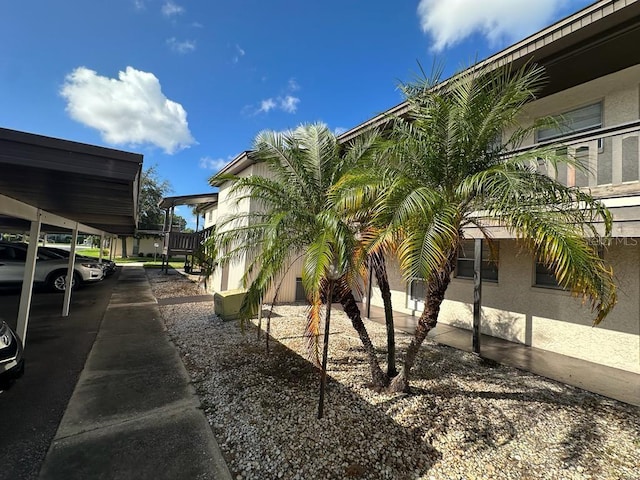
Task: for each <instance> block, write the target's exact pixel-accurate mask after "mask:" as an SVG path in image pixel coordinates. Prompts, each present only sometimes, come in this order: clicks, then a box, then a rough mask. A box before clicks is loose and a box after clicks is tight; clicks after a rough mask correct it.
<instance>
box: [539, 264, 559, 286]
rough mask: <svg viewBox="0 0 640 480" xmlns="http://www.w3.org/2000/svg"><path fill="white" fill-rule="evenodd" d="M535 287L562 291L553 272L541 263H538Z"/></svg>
mask: <svg viewBox="0 0 640 480" xmlns="http://www.w3.org/2000/svg"><path fill="white" fill-rule="evenodd" d="M535 286H536V287H546V288H557V289H562V287H561V286H560V284H559V283H558V280H556V277H555V275H554V274H553V272H552V271H551V270H549V269H548V268H547V267H546V266H545V265H544V263H540V262H536V280H535Z"/></svg>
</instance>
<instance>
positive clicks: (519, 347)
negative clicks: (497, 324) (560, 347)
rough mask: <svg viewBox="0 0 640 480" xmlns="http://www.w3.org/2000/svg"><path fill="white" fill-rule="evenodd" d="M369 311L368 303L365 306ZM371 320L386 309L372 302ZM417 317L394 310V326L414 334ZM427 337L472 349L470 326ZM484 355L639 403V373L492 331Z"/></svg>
mask: <svg viewBox="0 0 640 480" xmlns="http://www.w3.org/2000/svg"><path fill="white" fill-rule="evenodd" d="M362 311H363V312H365V311H366V306H365V307H364V309H363V310H362ZM370 320H372V321H374V322H378V323H383V324H384V323H385V321H384V310H383V309H382V308H378V307H374V306H371V317H370ZM416 322H417V318H416V317H413V316H411V315H406V314H402V313H398V312H394V323H395V327H396V328H397V329H399V330H402V331H405V332H407V333H411V334H413V332H414V331H415V327H416ZM428 338H430V339H431V340H434V341H435V342H438V343H441V344H443V345H448V346H450V347H455V348H457V349H460V350H466V351H468V352H471V351H472V333H471V331H470V330H465V329H462V328H457V327H452V326H451V325H446V324H438V325H437V326H436V328H435V329H433V330H432V331H431V332H429V335H428ZM480 354H481V356H482V357H483V358H487V359H490V360H494V361H496V362H498V363H502V364H504V365H510V366H513V367H517V368H520V369H522V370H526V371H529V372H532V373H535V374H536V375H540V376H541V377H546V378H551V379H552V380H557V381H559V382H562V383H566V384H567V385H573V386H575V387H579V388H582V389H583V390H588V391H589V392H594V393H598V394H600V395H603V396H605V397H609V398H613V399H615V400H619V401H621V402H625V403H628V404H631V405H636V406H640V375H638V374H636V373H632V372H628V371H626V370H620V369H617V368H612V367H607V366H605V365H600V364H598V363H592V362H588V361H586V360H580V359H579V358H574V357H568V356H566V355H560V354H558V353H554V352H549V351H547V350H541V349H539V348H533V347H527V346H526V345H523V344H521V343H514V342H509V341H507V340H503V339H501V338H497V337H491V336H489V335H481V336H480Z"/></svg>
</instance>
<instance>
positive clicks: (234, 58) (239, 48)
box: [233, 44, 246, 63]
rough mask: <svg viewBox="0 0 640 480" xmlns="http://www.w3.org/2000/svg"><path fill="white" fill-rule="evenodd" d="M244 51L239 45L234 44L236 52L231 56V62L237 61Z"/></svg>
mask: <svg viewBox="0 0 640 480" xmlns="http://www.w3.org/2000/svg"><path fill="white" fill-rule="evenodd" d="M245 53H246V52H245V51H244V50H243V49H242V48H241V47H240V45H238V44H236V54H235V56H234V57H233V63H238V61H239V60H240V58H241V57H244V55H245Z"/></svg>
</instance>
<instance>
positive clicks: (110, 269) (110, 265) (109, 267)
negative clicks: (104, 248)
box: [38, 247, 116, 276]
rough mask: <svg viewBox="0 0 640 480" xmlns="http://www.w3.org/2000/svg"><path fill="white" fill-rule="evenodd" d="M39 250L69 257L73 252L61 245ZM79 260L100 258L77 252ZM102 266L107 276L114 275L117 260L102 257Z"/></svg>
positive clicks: (91, 260)
mask: <svg viewBox="0 0 640 480" xmlns="http://www.w3.org/2000/svg"><path fill="white" fill-rule="evenodd" d="M38 251H39V252H40V251H43V252H45V253H51V254H53V255H58V256H60V257H61V258H69V255H70V254H71V252H70V251H69V250H65V249H64V248H59V247H38ZM78 261H82V262H96V263H97V262H98V259H96V258H95V257H87V256H85V255H79V254H78V253H77V252H76V262H78ZM99 265H100V266H102V269H103V270H104V274H105V276H109V275H112V274H113V273H114V272H115V271H116V262H114V261H112V260H108V259H105V258H103V259H102V263H99Z"/></svg>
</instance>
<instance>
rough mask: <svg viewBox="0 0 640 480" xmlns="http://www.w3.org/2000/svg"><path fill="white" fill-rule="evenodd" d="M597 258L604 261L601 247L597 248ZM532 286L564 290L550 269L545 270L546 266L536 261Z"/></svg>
mask: <svg viewBox="0 0 640 480" xmlns="http://www.w3.org/2000/svg"><path fill="white" fill-rule="evenodd" d="M598 256H599V257H600V258H602V259H604V247H603V246H602V245H599V246H598ZM534 286H536V287H545V288H555V289H557V290H565V289H564V288H563V287H562V286H561V285H560V284H559V283H558V280H557V279H556V276H555V275H554V274H553V272H552V271H551V269H549V268H547V267H546V265H545V264H544V263H542V262H540V261H539V260H536V277H535V283H534Z"/></svg>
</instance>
